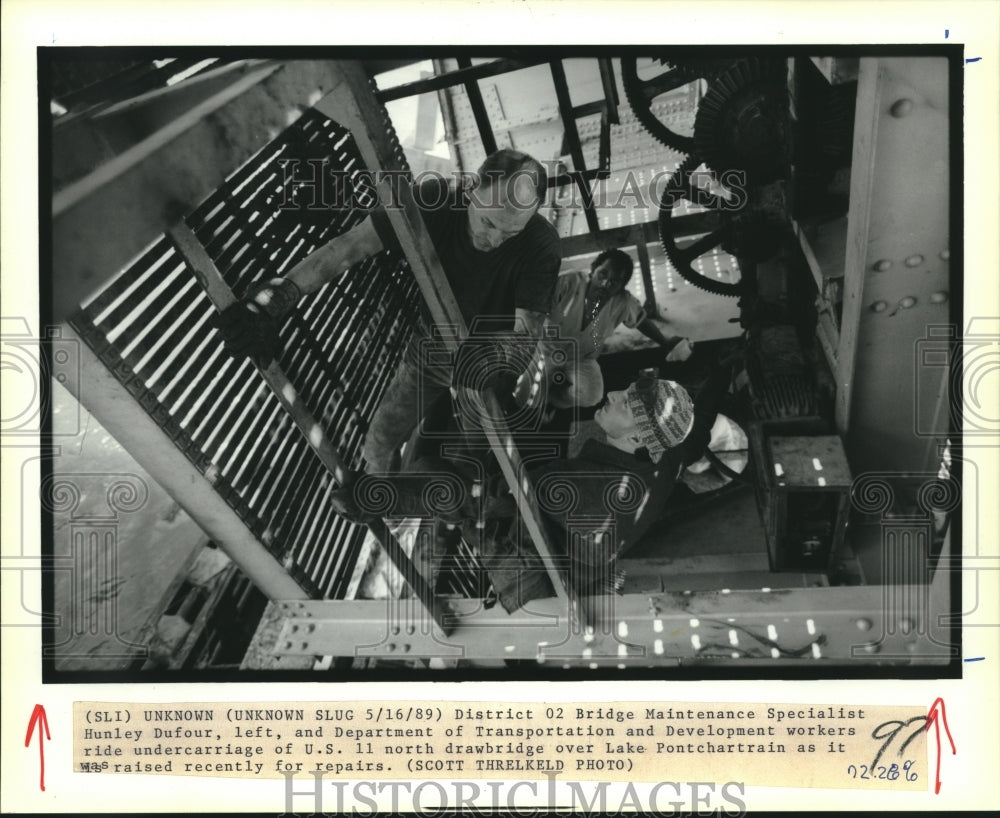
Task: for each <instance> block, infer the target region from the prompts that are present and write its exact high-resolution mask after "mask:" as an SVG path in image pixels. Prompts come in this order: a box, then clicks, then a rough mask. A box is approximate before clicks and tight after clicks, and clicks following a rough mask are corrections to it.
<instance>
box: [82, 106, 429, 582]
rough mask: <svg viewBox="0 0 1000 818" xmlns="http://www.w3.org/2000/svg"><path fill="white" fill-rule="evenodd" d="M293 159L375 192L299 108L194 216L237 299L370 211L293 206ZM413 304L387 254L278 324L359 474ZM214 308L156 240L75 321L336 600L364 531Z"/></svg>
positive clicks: (355, 158) (288, 369)
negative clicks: (234, 352) (231, 345)
mask: <svg viewBox="0 0 1000 818" xmlns="http://www.w3.org/2000/svg"><path fill="white" fill-rule="evenodd" d="M290 159H298V160H302V159H313V160H316V159H320V160H323V161H324V162H325V163H326V164H325V165H324V166H325V167H326V168H327V169H328V170H330V171H346V172H348V174H349V175H350V178H351V182H352V184H353V186H354V190H355V194H356V197H357V201H358V202H360V203H361V204H362V205H364V204H365V203H366V202H371V201H372V198H371V197H372V193H371V191H370V189H366V187H365V182H364V180H363V179H362V178H361V177H360V176H359V168H360V166H361V161H360V157H359V155H358V153H357V149H356V147H355V146H354V142H353V140H352V139H351V137H350V135H349V133H348V132H347V131H346V130H344V129H343V128H341V127H340V126H339V125H337V124H336V123H334V122H332V121H330V120H329V119H327V118H325V117H324V116H322V115H321V114H318V113H317V112H316V111H313V110H310V111H307V112H305V113H304V114H303V115H302V116H301V117H300V118H299V119H298V121H297V122H296V123H295V124H294V125H293V126H291V127H290V128H288V129H287V130H286V131H285V132H283V133H282V134H281V135H280V136H279V137H278V138H276V139H275V140H274V141H273V142H272V143H270V144H269V145H268V146H267V147H266V148H264V149H263V150H262V151H260V152H259V153H258V154H257V155H256V156H255V157H254V158H253V159H252V160H251V161H250V162H248V163H247V164H246V165H245V166H243V167H242V168H240V169H239V170H238V171H236V172H235V173H234V174H233V175H232V176H231V177H230V178H229V179H228V180H227V181H226V184H225V185H224V186H223V188H222V189H220V190H218V191H216V193H215V194H213V195H212V196H211V197H209V198H208V199H207V200H206V201H205V202H204V203H203V204H202V205H201V206H200V207H199V208H198V209H197V210H196V211H195V212H194V213H192V214H191V215H190V216H189V217H188V218H187V219H186V222H187V225H188V226H189V227H190V228H191V229H192V230H193V231H194V233H195V235H196V236H197V237H198V238H199V240H200V241H201V242H202V244H203V245H204V246H205V248H206V250H207V251H208V253H209V255H210V256H211V257H212V259H213V261H214V262H215V264H216V266H217V267H218V269H219V270H220V272H221V273H222V275H223V277H224V278H225V280H226V282H227V284H229V286H230V287H231V288H232V290H233V291H234V293H235V294H236V295H237V296H238V297H239V296H241V295H242V294H243V293H245V292H246V290H247V289H248V287H249V286H250V285H251V284H252V283H253V282H255V281H257V280H258V279H260V278H269V277H272V276H276V275H280V274H282V273H284V272H287V271H288V270H289V269H290V268H291V267H292V266H294V265H295V264H296V263H297V262H298V261H300V260H301V259H303V258H305V257H306V256H307V255H309V253H311V252H312V251H313V250H314V249H315V248H317V247H319V246H321V245H323V244H325V243H326V242H327V241H329V240H330V239H331V238H333V237H334V236H336V235H338V234H340V233H342V232H344V231H346V230H347V229H349V228H350V227H352V226H353V225H354V224H356V223H357V222H358V221H360V220H361V218H362V215H363V214H362V213H361V212H360V211H359V210H357V209H355V210H353V211H352V210H349V209H345V208H341V209H339V210H338V209H330V208H315V207H314V208H301V209H300V208H296V207H287V206H283V205H286V203H287V201H288V198H287V190H286V188H288V187H290V186H289V185H288V184H287V183H286V179H285V176H286V174H285V167H284V164H285V162H286V161H287V160H290ZM300 167H302V168H305V169H307V170H308V168H309V167H310V166H309V165H301V166H300ZM302 173H303V175H305V174H306V171H302ZM418 301H419V296H418V290H417V286H416V283H415V281H414V280H413V277H412V276H411V274H410V272H409V269H408V267H407V266H406V263H405V262H404V261H402V260H398V259H395V258H393V257H391V256H390V255H389V254H387V253H380V254H378V255H377V256H374V257H372V258H370V259H367V260H366V261H364V262H362V263H360V264H358V265H356V266H355V267H354V268H352V269H351V270H349V271H348V272H347V273H346V274H345V275H344V276H342V277H341V278H339V279H338V280H337V281H334V282H331V283H330V284H327V285H326V286H325V287H323V288H322V289H321V290H319V291H318V292H316V293H314V294H312V295H309V296H306V297H305V298H304V299H303V300H302V302H300V304H299V306H298V308H297V309H296V310H295V311H294V313H293V314H292V315H290V316H289V317H288V318H287V319H286V320H285V321H284V323H283V326H282V327H281V338H282V342H283V348H284V350H285V351H284V353H283V355H282V357H281V359H280V361H279V364H280V366H281V368H282V369H283V371H284V372H285V374H286V375H287V376H288V378H289V380H290V382H291V383H292V385H293V387H294V388H295V390H296V392H297V393H298V396H299V398H300V399H301V400H302V401H303V402H304V403H305V405H306V406H307V407H308V409H309V411H310V412H311V413H312V415H313V416H314V417H315V418H317V420H319V422H320V423H322V424H323V425H324V426H325V428H326V430H327V433H328V434H329V436H330V438H331V439H332V440H333V441H334V443H335V445H336V446H337V447H338V449H339V451H340V453H341V455H342V456H343V458H344V460H345V462H346V463H347V464H348V465H350V466H351V467H353V468H357V467H359V466H360V459H361V455H360V452H361V445H362V441H363V438H364V434H365V430H366V429H367V426H368V423H369V422H370V421H371V418H372V415H373V414H374V411H375V409H376V407H377V406H378V402H379V400H380V399H381V396H382V393H383V391H384V389H385V387H386V385H387V384H388V380H389V378H390V377H391V375H392V373H393V371H394V369H395V366H396V364H397V363H398V361H399V358H400V356H401V355H402V352H403V349H404V346H405V342H406V341H407V339H408V338H409V334H410V332H411V331H412V326H413V321H414V319H415V317H416V314H415V312H416V305H417V303H418ZM214 312H215V310H214V308H213V306H212V304H211V302H210V301H209V299H208V297H207V295H206V294H205V292H204V290H203V289H202V287H201V285H200V284H199V283H198V281H197V280H196V278H195V276H194V274H193V273H192V271H191V270H190V269H188V267H187V266H186V265H185V263H184V262H183V260H182V259H181V256H180V255H179V254H178V253H177V251H176V250H175V249H174V248H173V245H172V244H171V243H170V242H169V241H168V240H167V239H166V238H162V239H160V240H159V241H158V242H156V243H155V244H154V245H153V246H152V247H151V248H150V249H149V250H148V251H147V252H146V253H144V254H143V255H142V257H140V258H139V259H138V260H137V261H136V262H135V263H134V264H132V265H131V266H130V267H129V268H128V269H127V270H125V271H124V272H123V273H122V274H121V275H120V276H118V277H117V278H116V279H115V280H114V281H113V282H112V283H111V284H110V285H109V286H107V287H106V288H105V289H104V290H103V291H102V292H101V293H99V294H98V295H97V297H95V298H94V299H93V300H92V301H90V302H89V303H87V304H86V305H85V306H84V307H83V308H82V309H81V310H80V312H78V313H77V314H76V315H75V316H74V317H73V319H71V322H70V323H71V324H72V325H73V326H74V328H75V329H76V330H77V331H78V332H79V333H80V334H81V336H82V337H83V338H85V339H86V340H87V342H88V344H90V346H91V347H92V348H93V349H94V351H95V352H96V353H97V354H98V355H99V356H100V357H101V359H102V360H103V361H104V362H105V364H106V365H107V366H108V367H109V369H110V370H111V371H112V372H113V373H114V374H115V376H116V377H117V378H118V379H119V380H120V381H121V382H122V384H123V385H124V386H125V387H126V388H127V389H128V390H129V392H130V393H131V394H133V395H134V396H135V398H136V400H137V401H138V402H139V403H140V404H141V405H142V406H143V407H144V408H145V409H146V411H147V412H149V413H150V415H151V416H152V417H153V418H154V420H156V422H157V423H158V424H159V425H160V426H161V427H162V428H163V429H164V430H165V431H166V432H167V433H168V434H169V435H170V437H171V438H172V439H173V440H174V441H175V443H176V445H177V446H178V448H179V449H180V450H181V451H182V452H184V454H185V455H186V456H187V457H188V458H189V459H190V460H191V461H192V462H193V463H194V464H195V466H196V467H197V468H198V469H199V470H200V471H201V472H202V473H203V474H205V475H206V477H208V478H209V480H211V481H212V482H213V485H214V486H215V488H216V491H218V493H219V494H220V496H222V497H223V498H224V499H225V500H226V502H228V503H229V505H230V506H231V507H232V508H233V509H234V510H235V511H236V512H237V514H239V515H240V517H241V518H242V519H243V520H244V522H245V523H246V525H247V526H248V528H249V529H250V530H251V531H252V532H253V534H254V535H255V536H256V537H257V538H258V539H259V540H260V541H261V542H262V543H263V544H264V545H265V546H267V547H268V548H269V549H270V550H271V552H272V553H273V554H274V555H275V556H276V557H277V558H278V559H279V560H280V561H281V562H282V564H283V565H285V566H286V568H287V569H288V571H289V573H290V575H291V576H292V577H294V578H295V579H296V581H298V582H299V584H300V585H302V587H303V588H305V589H306V590H307V591H308V592H309V593H310V594H311V595H313V596H314V597H316V598H329V599H336V598H342V597H343V595H344V594H345V593H346V590H347V586H348V583H349V581H350V578H351V575H352V572H353V569H354V564H355V562H356V560H357V557H358V553H359V551H360V548H361V545H362V542H363V540H364V536H365V532H366V529H364V528H362V527H358V526H354V525H351V524H350V523H347V522H346V521H344V520H342V519H341V518H340V517H338V516H337V515H335V514H334V513H333V510H332V508H331V507H330V505H329V503H327V502H326V501H325V497H326V493H327V491H328V490H329V489H330V488H331V486H332V478H331V476H330V475H329V473H328V472H327V471H326V469H325V467H324V466H323V465H322V463H321V462H320V461H319V459H318V458H317V457H316V455H315V454H314V453H313V451H312V449H311V448H310V447H309V445H308V443H307V442H306V441H305V439H304V438H303V437H302V434H301V433H300V432H299V430H298V429H297V428H296V427H295V425H294V424H293V422H292V421H291V419H290V418H289V417H288V415H287V414H286V413H285V412H284V411H283V409H282V408H281V406H280V404H279V402H278V399H277V398H276V397H275V396H274V395H273V393H272V392H271V391H270V389H269V388H268V386H267V384H266V383H265V381H264V380H263V378H262V377H261V375H260V373H259V371H258V370H257V369H256V367H255V366H254V365H253V364H252V363H251V362H249V361H237V360H233V359H232V358H230V356H229V355H228V354H227V353H226V352H225V350H224V349H223V345H222V341H221V338H220V336H219V335H218V334H217V333H216V332H215V330H214V329H212V328H211V324H210V320H211V318H212V316H213V314H214Z"/></svg>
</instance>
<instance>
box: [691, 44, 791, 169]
mask: <svg viewBox="0 0 1000 818" xmlns="http://www.w3.org/2000/svg"><path fill="white" fill-rule="evenodd" d="M786 75H787V66H786V63H785V61H784V60H773V59H772V60H762V59H761V60H759V59H746V60H740V61H739V62H737V63H735V64H733V65H731V66H730V67H729V68H727V69H726V70H725V71H722V72H721V73H719V74H718V75H716V76H715V78H714V79H713V80H712V81H711V82H710V84H709V88H708V91H707V93H706V94H705V96H704V97H703V98H702V100H701V103H700V104H699V105H698V113H697V115H696V116H695V121H694V142H695V144H696V145H697V152H698V154H699V155H700V156H701V157H702V159H704V161H705V163H706V164H707V165H708V166H709V167H711V168H713V169H714V170H716V171H719V172H722V171H725V170H729V169H733V170H736V169H738V170H744V171H746V173H747V181H748V182H749V183H750V184H762V183H766V182H770V181H773V180H775V179H778V178H784V177H787V174H788V167H789V157H790V138H789V137H790V133H791V121H790V116H789V111H788V89H787V86H786Z"/></svg>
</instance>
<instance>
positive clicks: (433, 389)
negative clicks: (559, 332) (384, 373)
mask: <svg viewBox="0 0 1000 818" xmlns="http://www.w3.org/2000/svg"><path fill="white" fill-rule="evenodd" d="M547 189H548V179H547V176H546V173H545V169H544V168H543V167H542V165H541V164H540V163H539V162H538V161H537V160H535V159H533V158H532V157H531V156H528V155H527V154H524V153H521V152H519V151H514V150H509V149H504V150H500V151H497V152H496V153H493V154H491V155H490V156H488V157H487V158H486V160H485V162H483V164H482V166H481V167H480V168H479V171H478V173H477V174H476V175H475V178H474V182H473V183H472V184H471V185H470V186H467V187H461V186H458V185H456V184H454V183H452V184H449V183H448V181H447V180H446V179H444V178H443V177H440V176H436V177H432V178H429V179H426V180H424V181H423V182H421V184H420V185H418V186H416V187H415V188H414V190H413V194H414V199H415V201H416V203H417V205H418V206H419V208H420V212H421V215H422V217H423V220H424V224H425V226H426V228H427V232H428V233H429V235H430V237H431V240H432V241H433V243H434V249H435V250H436V251H437V254H438V258H439V259H440V260H441V266H442V267H443V269H444V273H445V276H446V278H447V279H448V283H449V284H450V285H451V288H452V291H453V292H454V294H455V299H456V301H457V302H458V306H459V309H460V311H461V313H462V316H463V317H464V319H465V322H466V324H467V325H468V326H470V327H472V328H479V329H480V330H487V331H490V332H502V333H507V334H508V337H510V338H512V339H514V340H515V342H514V343H512V344H510V345H509V348H511V349H513V348H517V347H519V346H522V345H519V344H518V343H516V338H517V336H519V335H520V336H528V337H530V338H537V337H539V336H540V335H541V331H542V326H543V324H544V320H545V317H546V315H547V314H548V311H549V305H550V303H551V299H552V293H553V290H554V287H555V282H556V277H557V276H558V274H559V264H560V260H561V256H560V252H559V236H558V233H557V232H556V230H555V228H554V227H553V226H552V225H551V224H550V223H549V222H548V221H546V220H545V219H544V218H543V217H542V216H541V215H539V213H538V209H539V207H540V205H541V204H542V202H543V201H544V200H545V196H546V192H547ZM380 250H382V242H381V240H380V239H379V237H378V235H377V233H376V232H375V229H374V227H373V225H372V220H371V219H366V220H365V221H363V222H361V223H360V224H359V225H357V226H356V227H354V228H353V229H351V230H350V231H348V232H347V233H344V234H343V235H341V236H338V237H336V238H335V239H333V240H332V241H331V242H330V243H329V244H327V245H326V246H324V247H322V248H320V249H318V250H317V251H316V252H314V253H312V254H311V255H310V256H309V257H308V258H306V259H305V260H304V261H302V262H301V263H300V264H298V265H297V266H296V267H295V268H294V269H292V270H291V271H290V272H289V273H288V275H287V276H286V277H285V278H281V279H272V280H271V281H268V282H265V283H264V284H263V285H259V286H258V287H257V288H255V289H254V291H252V292H251V293H249V294H248V296H247V298H245V299H244V300H243V301H242V302H240V303H239V304H237V305H234V307H232V308H230V310H228V311H227V313H224V314H223V316H222V323H221V327H220V328H221V329H222V332H223V336H224V338H225V340H226V343H227V347H228V348H229V349H230V351H231V352H232V353H233V354H251V355H258V356H259V355H261V354H262V353H263V354H265V355H266V354H268V353H270V354H272V355H273V352H272V350H273V342H274V339H275V337H276V332H273V331H269V332H261V331H260V328H261V327H262V326H266V325H267V322H268V321H269V320H270V321H271V322H274V321H276V320H277V319H278V318H281V317H282V316H284V315H285V314H287V312H288V311H289V310H290V309H292V308H293V307H294V305H295V303H296V302H297V301H298V299H299V298H300V297H301V295H302V293H308V292H313V291H315V290H317V289H319V288H320V287H321V286H323V285H324V284H326V283H327V282H328V281H330V280H332V279H334V278H336V277H337V276H339V275H341V274H342V273H344V272H345V271H346V270H347V269H349V268H350V267H351V266H353V265H354V264H356V263H357V262H359V261H361V260H363V259H365V258H367V257H368V256H370V255H372V254H374V253H377V252H379V251H380ZM420 308H421V317H420V320H419V322H418V326H417V328H416V331H415V332H414V334H413V337H412V339H411V341H410V343H409V345H408V346H407V349H406V351H405V353H404V356H403V359H402V361H401V362H400V364H399V366H398V368H397V370H396V373H395V375H394V377H393V379H392V381H391V382H390V384H389V386H388V387H387V389H386V392H385V394H384V395H383V397H382V401H381V403H380V405H379V407H378V409H377V410H376V412H375V415H374V417H373V418H372V422H371V425H370V426H369V428H368V433H367V435H366V436H365V443H364V458H365V462H366V470H367V471H368V472H370V473H380V472H381V473H385V472H390V471H394V470H395V469H396V468H398V454H399V450H400V448H401V446H402V445H403V443H404V442H406V441H407V440H408V439H409V437H410V435H411V433H412V432H413V429H414V428H415V427H416V425H417V424H418V423H419V422H420V420H421V418H422V417H423V416H424V415H425V414H426V412H427V410H428V408H429V407H430V405H431V404H432V403H434V402H435V401H436V400H437V399H438V398H439V397H440V396H441V395H442V394H443V393H444V392H446V391H447V390H448V389H449V388H450V386H451V385H452V366H451V365H450V364H447V363H442V362H441V356H438V357H436V358H435V357H434V356H433V355H428V350H432V349H433V347H434V343H433V341H432V334H431V326H432V321H431V317H430V315H429V313H428V311H427V309H426V305H425V304H424V303H423V300H421V303H420ZM260 339H263V340H260ZM529 357H530V355H529ZM523 363H525V364H527V361H524V362H523Z"/></svg>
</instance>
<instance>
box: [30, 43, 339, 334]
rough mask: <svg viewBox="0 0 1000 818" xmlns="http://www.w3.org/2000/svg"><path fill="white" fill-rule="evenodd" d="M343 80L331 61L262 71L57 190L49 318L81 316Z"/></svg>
mask: <svg viewBox="0 0 1000 818" xmlns="http://www.w3.org/2000/svg"><path fill="white" fill-rule="evenodd" d="M338 82H339V75H338V72H337V63H336V62H334V61H332V60H290V61H288V62H285V63H275V64H269V65H264V66H261V67H258V68H255V69H253V70H251V71H250V72H249V73H247V74H245V75H244V76H240V77H234V79H233V83H232V84H231V85H230V86H229V87H227V88H225V89H224V90H222V91H220V92H219V93H217V94H215V95H213V96H212V97H210V98H209V99H206V100H204V101H203V102H200V103H199V104H197V105H195V106H194V107H192V108H191V109H190V110H189V111H187V112H186V113H185V114H184V115H183V116H180V117H178V118H177V119H175V120H174V121H172V122H171V123H170V124H169V125H167V126H165V127H163V128H161V129H160V130H158V131H157V132H156V133H154V134H152V135H151V136H149V137H148V138H146V139H144V140H143V141H141V142H140V143H138V144H137V145H135V146H133V147H132V148H130V149H128V150H126V151H125V152H124V153H121V154H119V155H118V156H116V157H114V158H113V159H111V160H109V161H108V162H106V163H105V164H103V165H101V166H100V167H98V168H97V169H96V170H94V171H93V172H91V173H89V174H88V175H87V176H84V177H83V178H81V179H79V180H77V181H76V182H73V183H72V184H70V185H68V186H67V187H65V188H63V189H62V190H59V191H58V192H56V193H55V195H54V196H53V200H52V278H53V281H54V282H55V284H54V286H53V288H52V298H53V304H52V314H51V317H52V320H54V321H57V322H58V321H62V320H63V319H65V318H66V317H67V316H68V315H70V314H71V313H72V312H74V311H75V310H76V308H77V307H78V306H79V304H80V303H81V301H83V300H84V299H86V298H87V297H88V296H89V295H90V294H92V293H93V292H95V291H96V290H98V289H100V287H101V286H102V285H103V284H104V283H105V282H106V281H107V280H108V279H110V278H111V277H113V276H114V275H116V274H117V273H118V272H119V271H120V270H121V269H122V268H123V267H125V265H126V264H128V262H129V261H131V260H132V259H134V258H135V257H136V256H137V255H138V254H139V253H140V252H141V251H142V250H143V249H145V248H146V247H148V246H149V244H150V243H151V242H153V241H154V240H155V239H157V238H158V237H159V236H161V235H162V234H163V233H164V232H165V231H166V230H167V229H168V228H169V227H171V226H172V225H174V224H175V223H176V222H177V220H178V219H179V218H180V217H181V216H183V215H184V214H185V213H189V212H190V211H192V210H193V209H194V208H195V207H196V206H197V205H198V204H200V203H201V201H202V200H203V199H204V198H205V197H206V196H207V195H209V194H210V193H211V192H212V191H213V190H215V189H217V188H218V187H219V186H220V185H222V184H223V183H224V182H225V180H226V177H227V176H229V174H231V173H232V172H233V171H234V170H236V169H237V168H239V167H240V166H241V165H243V164H244V163H245V162H246V161H247V160H248V159H250V157H251V156H253V155H254V154H255V153H256V152H257V151H259V150H260V149H261V148H263V147H264V146H265V145H266V144H267V143H268V142H270V141H271V140H272V139H273V137H274V136H275V135H276V134H277V133H279V132H280V131H282V130H284V129H285V128H286V127H287V126H288V124H289V117H297V116H298V115H299V112H300V111H301V110H303V109H304V108H305V107H306V106H307V105H308V104H309V101H310V98H311V96H312V95H313V94H316V93H318V92H320V91H323V90H329V89H330V88H332V87H334V86H335V85H336V84H337V83H338ZM46 249H47V248H46Z"/></svg>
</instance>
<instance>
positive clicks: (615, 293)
mask: <svg viewBox="0 0 1000 818" xmlns="http://www.w3.org/2000/svg"><path fill="white" fill-rule="evenodd" d="M634 267H635V265H634V263H633V261H632V258H631V257H630V256H629V255H628V254H627V253H625V252H623V251H621V250H618V249H611V250H605V251H603V252H602V253H600V254H599V255H598V256H597V257H596V258H595V259H594V260H593V262H592V263H591V265H590V271H589V272H582V271H576V272H566V273H563V274H561V275H560V276H559V278H558V279H557V281H556V289H555V295H554V296H553V299H552V309H551V310H550V311H549V323H550V324H552V325H555V326H556V327H558V338H559V339H561V340H565V339H573V341H574V342H575V343H574V346H575V348H576V351H577V355H576V360H575V361H574V360H562V356H559V355H558V353H556V354H555V355H554V356H553V355H549V360H547V361H546V369H547V372H548V378H549V384H550V385H549V392H548V405H549V406H551V407H553V408H556V409H566V408H569V407H571V406H594V405H596V404H597V403H599V402H600V400H601V398H602V396H603V395H604V378H603V376H602V375H601V367H600V365H599V364H598V362H597V358H598V356H599V355H600V354H601V353H602V351H603V349H604V344H605V342H606V341H607V339H608V338H609V337H610V336H611V334H612V333H613V332H614V331H615V330H616V329H617V328H618V326H619V325H620V324H624V325H625V326H626V327H631V328H633V329H637V330H639V332H641V333H642V334H643V335H645V336H646V337H647V338H649V339H651V340H653V341H656V343H658V344H659V345H660V346H661V347H663V348H664V349H665V350H666V351H667V353H668V358H667V360H668V361H674V360H677V361H683V360H685V359H686V358H687V357H688V356H689V355H690V354H691V346H692V345H691V343H690V341H688V340H687V339H685V338H680V337H670V338H668V337H666V336H665V335H664V334H663V333H662V332H661V331H660V328H659V327H658V326H657V325H656V324H655V323H654V322H653V321H652V320H651V319H650V318H649V317H648V316H647V315H646V311H645V309H644V308H643V306H642V305H641V304H640V303H639V302H638V300H636V298H635V296H633V295H632V293H630V292H629V291H628V290H627V289H625V288H626V287H627V286H628V282H629V280H630V279H631V278H632V273H633V270H634ZM553 357H555V360H554V361H553V360H552V358H553Z"/></svg>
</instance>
